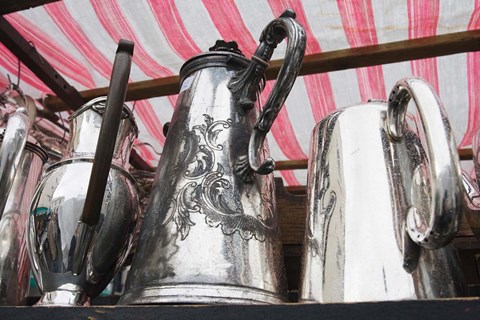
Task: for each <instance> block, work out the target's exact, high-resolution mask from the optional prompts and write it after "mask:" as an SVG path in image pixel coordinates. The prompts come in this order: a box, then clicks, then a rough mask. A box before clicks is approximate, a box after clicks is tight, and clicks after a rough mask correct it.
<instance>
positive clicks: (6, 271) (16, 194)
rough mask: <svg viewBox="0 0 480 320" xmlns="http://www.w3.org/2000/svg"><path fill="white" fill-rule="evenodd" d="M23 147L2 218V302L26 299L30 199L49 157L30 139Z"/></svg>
mask: <svg viewBox="0 0 480 320" xmlns="http://www.w3.org/2000/svg"><path fill="white" fill-rule="evenodd" d="M0 139H3V136H2V137H1V138H0ZM20 151H21V152H22V156H21V158H20V162H19V163H18V166H17V168H16V174H15V177H14V179H13V181H12V182H13V183H12V186H11V188H10V192H9V193H8V194H7V200H6V203H5V207H4V210H3V215H2V218H1V219H0V305H19V304H24V303H25V295H26V293H27V290H28V286H29V271H30V261H29V260H28V256H27V247H26V241H25V230H26V225H27V220H28V212H29V206H30V201H31V200H32V197H33V193H34V190H35V186H36V184H37V182H38V180H39V179H40V176H41V173H42V166H43V164H44V163H45V162H46V161H47V155H46V153H45V151H43V150H42V149H41V148H39V147H38V146H35V145H33V144H31V143H29V142H27V143H26V145H25V149H24V150H23V151H22V150H20Z"/></svg>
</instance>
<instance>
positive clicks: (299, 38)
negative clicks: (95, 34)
mask: <svg viewBox="0 0 480 320" xmlns="http://www.w3.org/2000/svg"><path fill="white" fill-rule="evenodd" d="M279 20H281V21H282V22H279ZM284 20H285V21H284ZM287 20H288V21H287ZM275 24H278V25H281V26H279V27H278V28H276V29H273V28H272V29H271V32H273V31H274V30H275V32H278V34H276V33H273V34H269V35H268V36H266V39H268V44H267V43H264V42H262V44H261V45H260V47H261V48H263V49H261V50H257V52H261V51H263V50H264V49H266V50H267V51H268V50H270V52H269V53H268V54H267V55H266V57H265V56H263V57H264V58H266V59H269V58H270V56H271V53H272V52H271V51H272V50H273V48H274V47H275V46H276V44H277V42H276V41H277V40H279V41H281V40H282V39H283V38H284V37H285V33H286V34H287V38H288V39H289V42H290V41H292V39H294V41H295V43H294V44H292V45H290V43H289V46H288V49H287V56H288V57H289V58H288V59H286V60H288V61H291V62H292V65H293V66H295V68H297V67H298V66H299V61H298V59H300V62H301V58H302V57H303V50H304V48H305V37H304V32H303V29H302V28H301V27H300V26H298V25H297V24H296V22H295V21H294V20H293V19H292V18H288V17H284V18H279V19H276V20H275ZM285 25H289V26H293V25H295V26H296V27H295V28H293V27H291V28H290V27H288V28H286V29H287V30H284V26H285ZM267 29H269V28H268V27H267ZM269 30H270V29H269ZM282 30H283V31H282ZM282 32H283V34H282ZM291 32H294V33H295V34H293V35H292V34H290V33H291ZM297 32H299V33H301V34H297ZM217 44H218V43H217ZM217 47H220V49H219V51H215V52H211V53H208V54H203V55H200V56H197V57H194V58H192V59H191V60H189V61H188V62H187V63H186V64H185V65H184V66H183V67H182V70H181V72H180V74H181V78H182V85H181V90H180V95H179V97H178V101H177V105H176V109H175V113H174V115H173V118H172V121H171V124H170V127H169V130H168V134H167V140H166V142H165V147H164V149H163V152H162V157H161V160H160V163H159V165H158V169H157V176H156V179H155V181H154V184H153V188H152V194H151V198H150V202H149V205H148V207H147V211H146V214H145V218H144V219H145V220H144V222H143V225H142V230H141V233H140V238H139V241H138V245H137V249H136V252H135V256H134V259H133V262H132V267H131V269H130V272H129V275H128V279H127V283H126V288H125V292H124V294H123V296H122V298H121V300H120V301H119V303H120V304H145V303H246V304H248V303H279V302H282V301H285V299H286V282H285V280H286V279H285V274H284V268H283V258H282V244H281V240H280V234H279V227H278V218H277V215H276V208H275V203H274V200H273V199H274V193H273V192H274V188H273V176H272V175H271V174H270V175H258V174H255V173H254V172H253V170H252V169H251V168H250V164H249V162H248V152H249V151H248V149H249V141H250V136H251V135H252V132H253V131H254V126H255V123H256V122H257V119H258V114H259V112H258V105H256V103H255V101H256V100H257V97H258V93H259V91H260V86H261V83H262V81H263V71H264V69H265V66H264V65H263V64H262V62H260V65H259V64H258V61H255V60H254V61H251V62H249V61H248V60H247V59H245V58H244V57H243V56H241V55H240V54H239V53H237V52H238V51H236V50H235V48H233V46H231V47H229V45H228V44H225V43H220V44H219V46H217ZM260 47H259V48H260ZM292 50H293V51H295V52H292ZM297 50H298V52H297ZM300 53H301V54H300ZM292 54H295V55H294V56H295V58H293V59H292V60H293V61H292V60H290V55H292ZM262 61H263V60H262ZM249 64H250V67H249ZM257 67H258V68H257ZM289 67H291V66H285V68H287V69H288V70H290V71H291V72H296V71H297V70H292V69H289ZM246 70H249V71H248V72H247V71H246ZM256 71H259V73H258V74H256V73H255V72H256ZM246 73H248V74H249V76H246V75H245V74H246ZM238 76H240V77H241V78H242V79H243V80H242V81H239V82H238V81H237V80H238V79H239V78H238ZM232 79H233V80H232ZM283 80H285V79H279V81H278V82H277V83H278V84H280V87H279V88H277V89H274V92H276V93H277V94H278V92H279V91H280V92H282V94H280V95H278V96H276V97H273V98H272V99H273V101H272V104H271V105H270V106H277V104H278V103H280V105H281V104H282V103H283V100H282V99H284V98H285V97H286V94H288V91H289V89H290V88H291V85H292V83H290V81H292V82H293V81H294V79H292V78H291V77H288V81H283ZM234 83H235V85H234ZM234 87H235V89H234ZM284 90H286V91H284ZM277 99H279V100H277ZM272 108H273V107H272ZM277 111H278V110H272V109H268V110H265V113H269V112H272V113H275V114H276V112H277ZM270 119H271V121H273V118H270ZM259 128H260V129H259V130H261V128H263V126H260V127H259ZM268 129H269V127H267V128H265V130H267V131H268ZM264 133H266V132H264ZM258 147H259V148H261V150H255V151H256V153H258V152H259V153H260V155H261V156H262V158H263V157H266V156H268V149H267V146H266V145H265V146H264V145H263V141H262V143H260V144H259V145H258ZM264 173H267V172H264Z"/></svg>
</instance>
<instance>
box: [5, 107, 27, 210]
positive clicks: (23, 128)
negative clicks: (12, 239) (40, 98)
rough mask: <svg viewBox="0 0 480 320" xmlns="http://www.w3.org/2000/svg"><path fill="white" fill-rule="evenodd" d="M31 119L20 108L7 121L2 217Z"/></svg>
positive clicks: (25, 111) (23, 109) (24, 110)
mask: <svg viewBox="0 0 480 320" xmlns="http://www.w3.org/2000/svg"><path fill="white" fill-rule="evenodd" d="M30 124H31V122H30V120H29V117H28V115H27V110H26V109H25V108H19V109H17V111H16V112H15V113H13V114H12V115H11V116H10V117H9V119H8V122H7V127H6V129H5V135H4V137H3V142H2V147H1V148H0V190H1V192H0V219H1V218H2V214H3V210H4V209H5V205H6V203H7V198H8V195H9V193H10V189H11V188H12V185H13V180H14V179H15V174H16V171H17V168H18V165H19V163H20V160H21V158H22V154H23V152H22V151H23V149H24V148H25V144H26V143H27V137H28V131H29V130H30Z"/></svg>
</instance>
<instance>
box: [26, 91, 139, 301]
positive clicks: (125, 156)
mask: <svg viewBox="0 0 480 320" xmlns="http://www.w3.org/2000/svg"><path fill="white" fill-rule="evenodd" d="M105 101H106V98H105V97H102V98H97V99H94V100H92V101H90V102H89V103H87V104H85V105H84V106H83V107H82V108H81V109H79V110H77V111H76V112H75V113H74V114H72V116H71V118H70V137H71V139H70V141H69V144H68V146H67V153H66V154H65V155H64V157H63V159H62V160H61V161H60V162H58V163H56V164H54V165H52V166H51V167H49V168H48V169H47V170H46V172H45V175H44V178H43V179H42V181H41V183H40V184H39V186H38V188H37V190H36V192H35V196H34V198H33V200H32V205H31V214H30V220H29V234H28V248H29V255H30V258H31V260H32V266H33V268H32V269H33V273H34V276H35V279H36V280H37V283H38V285H39V288H40V290H41V292H42V297H41V299H40V301H39V304H40V305H50V304H53V305H60V306H61V305H65V306H70V305H85V304H88V303H89V300H90V297H94V296H96V295H98V294H99V293H100V292H101V291H102V290H103V289H104V288H105V286H106V285H107V284H108V283H109V281H110V280H111V279H112V278H113V276H114V274H115V272H116V271H117V270H118V268H119V267H120V266H121V265H122V263H123V261H124V259H125V258H126V255H127V254H128V251H129V248H130V246H131V243H132V240H133V239H132V238H133V231H134V228H135V225H136V222H137V218H138V214H139V212H138V210H139V206H138V193H137V189H136V185H135V181H134V179H133V177H132V176H131V175H130V174H129V173H128V171H127V168H128V167H127V166H128V160H129V155H130V150H131V148H132V145H133V141H134V139H135V137H136V136H137V127H136V124H135V122H134V119H133V114H132V113H131V111H130V110H129V109H128V108H127V107H126V106H124V107H123V115H122V120H121V122H120V128H119V131H118V134H117V135H116V143H115V149H114V154H113V159H112V164H111V168H110V172H109V174H108V180H107V187H106V190H105V195H104V197H103V203H102V206H101V210H100V216H99V221H98V223H97V224H96V225H95V226H94V227H93V228H92V232H93V240H92V241H91V244H90V245H89V244H88V243H87V245H86V247H87V249H86V250H87V253H86V258H85V262H83V261H80V262H79V261H76V260H75V256H74V251H75V250H77V249H78V246H79V243H80V242H81V241H82V239H81V238H82V236H83V234H79V232H78V227H77V225H78V224H79V221H80V218H81V216H82V209H83V207H84V205H85V201H86V195H87V189H88V187H89V179H90V173H91V171H92V166H93V161H94V156H95V151H96V148H97V141H98V137H99V132H100V127H101V124H102V116H103V113H104V112H105Z"/></svg>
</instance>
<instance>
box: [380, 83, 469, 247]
mask: <svg viewBox="0 0 480 320" xmlns="http://www.w3.org/2000/svg"><path fill="white" fill-rule="evenodd" d="M410 99H413V101H414V102H415V104H416V108H417V109H418V114H419V115H420V119H421V122H422V126H423V129H424V134H425V140H426V147H427V148H426V149H427V150H426V151H427V154H428V158H429V163H430V172H431V179H430V181H431V185H432V189H431V190H430V192H431V193H430V197H431V209H430V213H429V215H430V216H429V217H428V214H427V216H426V215H425V213H421V212H419V211H420V210H417V209H418V208H415V207H412V208H410V210H409V212H408V214H407V217H406V227H407V232H408V234H409V235H410V237H411V238H412V240H413V241H414V242H416V243H417V244H419V245H421V246H423V247H425V248H429V249H436V248H440V247H442V246H444V245H446V244H447V243H449V242H450V241H451V240H452V239H453V237H454V236H455V234H456V232H457V231H458V226H459V223H460V217H461V213H462V210H463V200H462V191H461V190H462V186H461V178H460V164H459V159H458V153H457V146H456V143H455V139H454V137H453V134H452V132H451V128H450V123H449V122H448V119H447V116H446V113H445V111H444V108H443V104H442V103H441V101H440V99H439V98H438V96H437V94H436V93H435V91H434V90H433V88H432V87H431V86H430V85H429V84H428V83H427V82H425V81H424V80H423V79H420V78H417V77H408V78H405V79H402V80H400V81H398V82H397V83H396V84H395V86H394V88H393V90H392V92H391V93H390V97H389V100H388V109H387V130H388V132H389V134H390V136H391V137H392V138H393V139H396V140H398V139H401V138H402V135H403V130H404V126H405V114H406V111H407V106H408V103H409V101H410Z"/></svg>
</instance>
